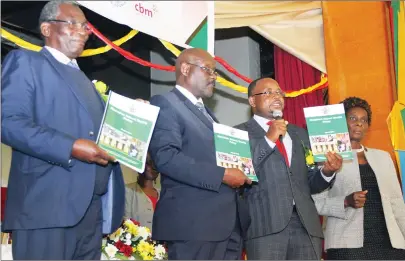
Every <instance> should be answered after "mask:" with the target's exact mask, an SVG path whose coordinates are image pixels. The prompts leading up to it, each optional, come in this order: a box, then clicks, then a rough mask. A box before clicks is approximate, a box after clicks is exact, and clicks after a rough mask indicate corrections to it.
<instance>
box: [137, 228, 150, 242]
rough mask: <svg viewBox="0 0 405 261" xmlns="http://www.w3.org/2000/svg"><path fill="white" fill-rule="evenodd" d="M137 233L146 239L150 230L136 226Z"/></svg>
mask: <svg viewBox="0 0 405 261" xmlns="http://www.w3.org/2000/svg"><path fill="white" fill-rule="evenodd" d="M138 235H139V236H140V237H142V239H143V240H146V239H147V238H148V237H149V236H150V232H149V231H148V229H147V228H146V227H139V228H138Z"/></svg>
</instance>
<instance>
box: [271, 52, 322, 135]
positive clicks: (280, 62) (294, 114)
mask: <svg viewBox="0 0 405 261" xmlns="http://www.w3.org/2000/svg"><path fill="white" fill-rule="evenodd" d="M274 69H275V74H276V81H277V82H278V83H279V84H280V88H281V89H282V90H283V91H297V90H300V89H303V88H307V87H309V86H312V85H314V84H316V83H318V82H319V81H320V80H321V72H320V71H318V70H317V69H315V68H313V67H312V66H310V65H308V64H306V63H304V62H303V61H301V60H300V59H298V58H297V57H295V56H293V55H291V54H289V53H288V52H286V51H284V50H282V49H281V48H279V47H278V46H276V45H275V46H274ZM321 105H324V102H323V93H322V90H317V91H314V92H312V93H308V94H304V95H300V96H298V97H295V98H286V99H285V108H284V115H283V116H284V119H286V120H287V121H288V122H291V123H293V124H296V125H298V126H299V127H302V128H306V122H305V118H304V111H303V109H302V108H304V107H311V106H321Z"/></svg>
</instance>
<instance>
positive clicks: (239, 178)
mask: <svg viewBox="0 0 405 261" xmlns="http://www.w3.org/2000/svg"><path fill="white" fill-rule="evenodd" d="M215 79H216V72H215V60H214V59H213V57H212V56H211V55H210V54H209V53H207V52H205V51H203V50H201V49H187V50H185V51H183V52H182V53H181V54H180V56H179V57H178V58H177V61H176V87H175V88H174V89H173V90H172V91H171V92H169V93H166V94H164V95H156V96H153V97H152V99H151V100H150V103H151V104H153V105H156V106H159V107H160V112H159V117H158V119H157V122H156V126H155V130H154V133H153V136H152V139H151V142H150V153H151V156H152V159H153V161H154V163H155V165H156V168H157V170H158V171H159V172H160V173H161V184H162V190H161V194H160V199H159V201H158V203H157V205H156V210H155V213H154V217H153V234H152V238H153V239H155V240H163V241H166V242H167V246H168V254H169V259H179V260H186V259H197V260H206V259H214V260H215V259H216V260H224V259H233V260H237V259H240V257H241V248H242V237H241V234H242V228H241V227H247V226H246V225H245V224H241V223H242V222H244V221H246V220H247V219H246V218H240V219H239V216H238V207H237V205H238V201H237V200H238V196H239V195H238V193H237V190H236V189H235V188H237V187H240V186H241V185H243V184H245V183H251V180H250V179H248V178H247V177H246V176H245V174H244V173H243V172H242V171H240V170H239V169H237V168H226V169H224V168H221V167H218V166H217V164H216V153H215V146H214V132H213V122H216V121H217V120H216V118H215V116H214V114H212V112H210V110H209V109H208V108H206V107H205V106H204V103H203V100H202V98H208V97H211V96H212V93H213V89H214V86H215Z"/></svg>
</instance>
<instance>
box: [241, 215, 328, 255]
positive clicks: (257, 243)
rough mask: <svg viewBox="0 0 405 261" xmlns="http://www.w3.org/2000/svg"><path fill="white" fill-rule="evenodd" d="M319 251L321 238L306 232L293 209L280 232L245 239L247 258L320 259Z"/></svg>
mask: <svg viewBox="0 0 405 261" xmlns="http://www.w3.org/2000/svg"><path fill="white" fill-rule="evenodd" d="M321 252H322V239H321V238H317V237H311V236H310V235H309V234H308V232H307V231H306V229H305V228H304V226H303V225H302V222H301V220H300V218H299V216H298V213H297V212H296V211H295V210H294V211H293V214H292V216H291V219H290V222H289V223H288V225H287V227H286V228H284V230H282V231H281V232H279V233H276V234H271V235H267V236H263V237H258V238H254V239H250V240H247V241H246V255H247V258H248V259H249V260H320V259H321Z"/></svg>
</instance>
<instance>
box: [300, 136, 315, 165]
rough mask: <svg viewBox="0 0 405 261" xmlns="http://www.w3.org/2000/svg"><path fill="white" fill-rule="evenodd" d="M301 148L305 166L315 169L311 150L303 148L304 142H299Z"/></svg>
mask: <svg viewBox="0 0 405 261" xmlns="http://www.w3.org/2000/svg"><path fill="white" fill-rule="evenodd" d="M301 143H302V147H303V149H304V151H305V163H306V164H307V166H308V167H310V168H314V167H315V160H314V154H313V153H312V150H311V149H310V148H308V147H307V146H305V144H304V142H303V141H301Z"/></svg>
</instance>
